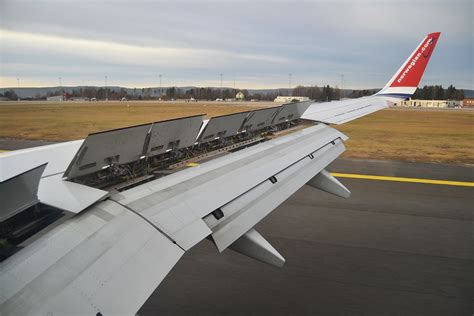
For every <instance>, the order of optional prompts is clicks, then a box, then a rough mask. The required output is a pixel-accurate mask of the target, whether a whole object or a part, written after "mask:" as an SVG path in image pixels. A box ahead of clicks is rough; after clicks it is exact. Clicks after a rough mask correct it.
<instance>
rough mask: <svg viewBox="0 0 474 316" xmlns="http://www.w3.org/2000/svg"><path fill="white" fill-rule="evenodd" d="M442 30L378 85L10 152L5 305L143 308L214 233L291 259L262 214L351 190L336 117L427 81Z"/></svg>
mask: <svg viewBox="0 0 474 316" xmlns="http://www.w3.org/2000/svg"><path fill="white" fill-rule="evenodd" d="M438 37H439V33H432V34H429V35H428V36H427V37H426V38H425V39H424V40H423V41H422V43H421V44H420V45H419V46H418V47H417V48H416V50H415V51H414V53H413V54H412V55H410V57H409V58H408V60H407V61H406V62H405V63H404V64H403V65H402V67H401V68H400V70H399V71H398V72H397V73H395V75H394V76H393V78H392V79H391V80H390V81H389V83H388V84H387V86H386V87H385V88H384V89H382V90H381V91H380V92H378V93H377V94H376V95H374V96H370V97H363V98H359V99H354V100H342V101H337V102H328V103H312V102H300V103H291V104H285V105H283V106H279V107H272V108H266V109H262V110H255V111H249V112H244V113H237V114H231V115H226V116H220V117H215V118H211V119H210V120H204V117H203V116H202V115H198V116H192V117H186V118H180V119H176V120H170V121H161V122H153V123H149V124H144V125H139V126H132V127H128V128H122V129H116V130H111V131H105V132H101V133H94V134H90V135H89V136H88V137H87V138H86V139H85V140H80V141H75V142H68V143H62V144H57V145H50V146H43V147H39V148H33V149H28V150H23V151H17V152H13V153H11V154H6V155H3V156H1V157H0V197H1V201H2V204H1V208H0V219H1V221H2V222H1V228H2V239H3V241H2V243H3V245H4V246H3V247H4V248H2V250H3V252H4V256H5V257H6V259H5V260H4V261H3V262H2V263H1V271H0V284H2V286H1V292H0V304H1V309H0V310H1V313H2V315H27V314H34V315H68V314H76V315H131V314H135V313H136V311H137V310H138V309H139V308H140V307H141V306H142V304H143V303H144V302H145V301H146V299H147V298H148V297H149V296H150V295H151V293H152V292H153V291H154V290H155V289H156V287H157V286H158V285H159V284H160V282H161V281H162V280H163V279H164V278H165V276H166V275H167V274H168V272H169V271H170V270H171V269H172V268H173V266H174V265H175V264H176V262H177V261H178V260H179V259H180V258H181V256H182V255H183V254H184V253H185V252H186V251H187V250H189V249H190V248H192V247H193V246H194V245H196V244H197V243H199V242H200V241H202V240H203V239H205V238H209V239H211V240H212V241H213V242H214V244H215V245H216V248H217V250H218V251H219V252H222V251H225V250H226V249H231V250H234V251H237V252H240V253H242V254H244V255H247V256H250V257H252V258H255V259H257V260H260V261H262V262H265V263H268V264H271V265H274V266H283V264H284V262H285V259H284V258H283V256H282V255H281V254H280V253H278V251H277V250H276V249H275V248H273V247H272V246H271V245H270V243H268V241H266V240H265V239H264V237H263V236H261V235H260V234H259V233H258V232H257V231H256V230H255V229H254V228H253V227H254V226H255V225H256V224H257V223H258V222H259V221H261V220H262V219H263V218H265V216H267V215H268V214H269V213H270V212H271V211H272V210H274V209H275V208H276V207H278V205H280V204H281V203H283V202H284V201H285V200H286V199H287V198H288V197H290V196H291V195H292V194H293V193H295V192H296V191H297V190H298V189H299V188H301V187H302V186H303V185H305V184H308V185H310V186H312V187H314V188H317V189H320V190H324V191H326V192H329V193H331V194H335V195H337V196H340V197H344V198H348V197H349V196H350V191H349V190H348V189H347V188H345V187H344V185H342V184H341V183H340V182H339V181H338V180H336V179H335V178H334V177H332V176H331V175H330V174H329V173H328V172H326V171H325V169H324V168H325V167H326V166H327V165H329V164H330V163H331V162H332V161H334V159H336V158H337V157H338V156H339V155H340V154H341V153H342V152H343V151H344V150H345V147H344V144H343V142H344V141H345V140H347V137H346V136H345V135H343V134H342V133H340V132H339V131H337V130H336V129H334V128H332V127H331V126H328V124H342V123H344V122H347V121H350V120H353V119H356V118H358V117H361V116H364V115H367V114H370V113H372V112H375V111H377V110H380V109H382V108H385V107H387V106H388V105H390V103H391V102H394V101H396V100H400V99H401V98H406V97H408V96H409V95H411V94H412V93H414V91H415V89H416V87H417V85H418V83H419V81H420V79H421V76H422V74H423V71H424V69H425V67H426V65H427V63H428V60H429V58H430V56H431V53H432V51H433V49H434V46H435V44H436V42H437V40H438ZM5 245H7V246H8V247H7V246H5ZM5 253H6V255H5Z"/></svg>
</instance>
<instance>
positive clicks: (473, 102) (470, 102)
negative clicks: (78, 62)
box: [462, 98, 474, 106]
mask: <svg viewBox="0 0 474 316" xmlns="http://www.w3.org/2000/svg"><path fill="white" fill-rule="evenodd" d="M462 106H474V99H472V98H466V99H464V100H462Z"/></svg>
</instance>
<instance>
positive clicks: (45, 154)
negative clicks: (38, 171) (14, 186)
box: [0, 140, 83, 181]
mask: <svg viewBox="0 0 474 316" xmlns="http://www.w3.org/2000/svg"><path fill="white" fill-rule="evenodd" d="M82 142H83V140H76V141H72V142H64V143H59V144H53V145H46V146H40V147H34V148H28V149H22V150H15V151H12V152H6V153H2V154H1V155H0V181H5V180H7V179H9V178H11V177H14V176H16V175H18V174H20V173H23V172H25V171H28V170H30V169H33V168H35V167H37V166H39V165H42V164H45V163H48V164H47V165H46V169H45V170H44V172H43V175H42V176H43V177H47V176H50V175H53V174H58V173H63V172H64V171H65V170H66V168H67V166H68V165H69V163H70V162H71V160H72V158H74V154H75V153H76V152H77V150H78V149H79V147H80V146H81V144H82Z"/></svg>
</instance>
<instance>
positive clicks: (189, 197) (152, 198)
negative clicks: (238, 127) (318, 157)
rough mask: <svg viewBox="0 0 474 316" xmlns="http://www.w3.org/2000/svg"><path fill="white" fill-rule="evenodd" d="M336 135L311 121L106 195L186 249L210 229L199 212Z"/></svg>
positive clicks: (220, 203)
mask: <svg viewBox="0 0 474 316" xmlns="http://www.w3.org/2000/svg"><path fill="white" fill-rule="evenodd" d="M338 138H341V139H346V137H345V136H344V135H343V134H341V133H340V132H338V131H336V130H334V129H332V128H330V127H327V126H325V125H317V126H313V127H310V128H307V129H305V130H302V131H299V132H295V133H293V134H290V135H287V136H283V137H281V138H278V139H275V140H271V141H267V142H265V143H262V144H259V145H258V146H254V147H250V148H247V149H244V150H241V151H238V152H235V153H232V154H229V155H227V156H224V157H221V158H217V159H215V160H212V161H210V162H206V163H204V164H202V165H200V166H198V167H193V168H190V169H188V170H187V172H186V171H183V172H178V173H176V174H172V175H169V176H167V177H165V178H162V179H157V180H155V181H152V182H149V183H146V184H143V185H141V186H139V187H136V188H133V189H130V190H128V191H125V192H121V193H120V194H117V195H115V196H113V197H112V199H114V200H116V201H117V202H119V203H121V204H123V205H126V206H127V207H128V208H131V209H133V210H134V211H136V212H138V213H140V215H141V216H143V217H145V218H147V219H148V220H149V221H150V222H152V223H153V224H154V225H156V226H157V227H158V228H159V229H160V230H162V231H163V232H164V233H165V234H166V235H168V236H169V237H170V238H171V239H173V240H175V241H177V242H178V244H179V245H180V246H181V247H183V248H184V249H189V246H190V245H194V244H196V243H197V242H199V241H200V240H202V239H203V238H205V237H206V236H208V235H209V234H210V233H211V231H210V230H209V229H206V228H205V227H206V226H205V224H204V222H203V221H202V218H203V217H204V216H206V215H207V214H209V213H210V212H212V211H214V210H215V209H217V208H219V207H221V206H223V205H225V204H227V203H228V202H229V201H231V200H233V199H235V198H236V197H238V196H239V195H241V194H243V193H245V192H247V191H248V190H249V189H251V188H253V187H255V186H256V185H258V184H260V183H262V182H264V181H266V180H267V179H268V178H269V177H271V176H273V175H275V174H277V173H278V172H280V171H281V170H283V169H285V168H287V167H288V166H290V165H292V164H293V163H294V162H295V161H298V160H300V159H302V158H303V157H305V156H306V155H308V154H310V153H312V152H314V151H315V150H317V149H319V148H321V147H323V146H325V145H326V144H327V143H330V142H331V141H334V140H336V139H338ZM269 162H271V163H269ZM186 231H189V233H187V232H186ZM191 232H192V233H191ZM178 239H179V240H178Z"/></svg>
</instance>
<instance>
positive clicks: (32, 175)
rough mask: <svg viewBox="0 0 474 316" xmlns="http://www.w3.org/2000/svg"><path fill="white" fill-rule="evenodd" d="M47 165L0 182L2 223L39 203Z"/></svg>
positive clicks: (0, 217) (0, 216) (0, 218)
mask: <svg viewBox="0 0 474 316" xmlns="http://www.w3.org/2000/svg"><path fill="white" fill-rule="evenodd" d="M45 168H46V164H43V165H41V166H38V167H36V168H33V169H31V170H28V171H26V172H23V173H21V174H19V175H17V176H14V177H12V178H10V179H8V180H5V181H0V222H3V221H4V220H6V219H8V218H10V217H12V216H14V215H15V214H18V213H20V212H22V211H23V210H25V209H27V208H28V207H30V206H33V205H35V204H36V203H38V186H39V183H40V178H41V175H42V174H43V172H44V170H45Z"/></svg>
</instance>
